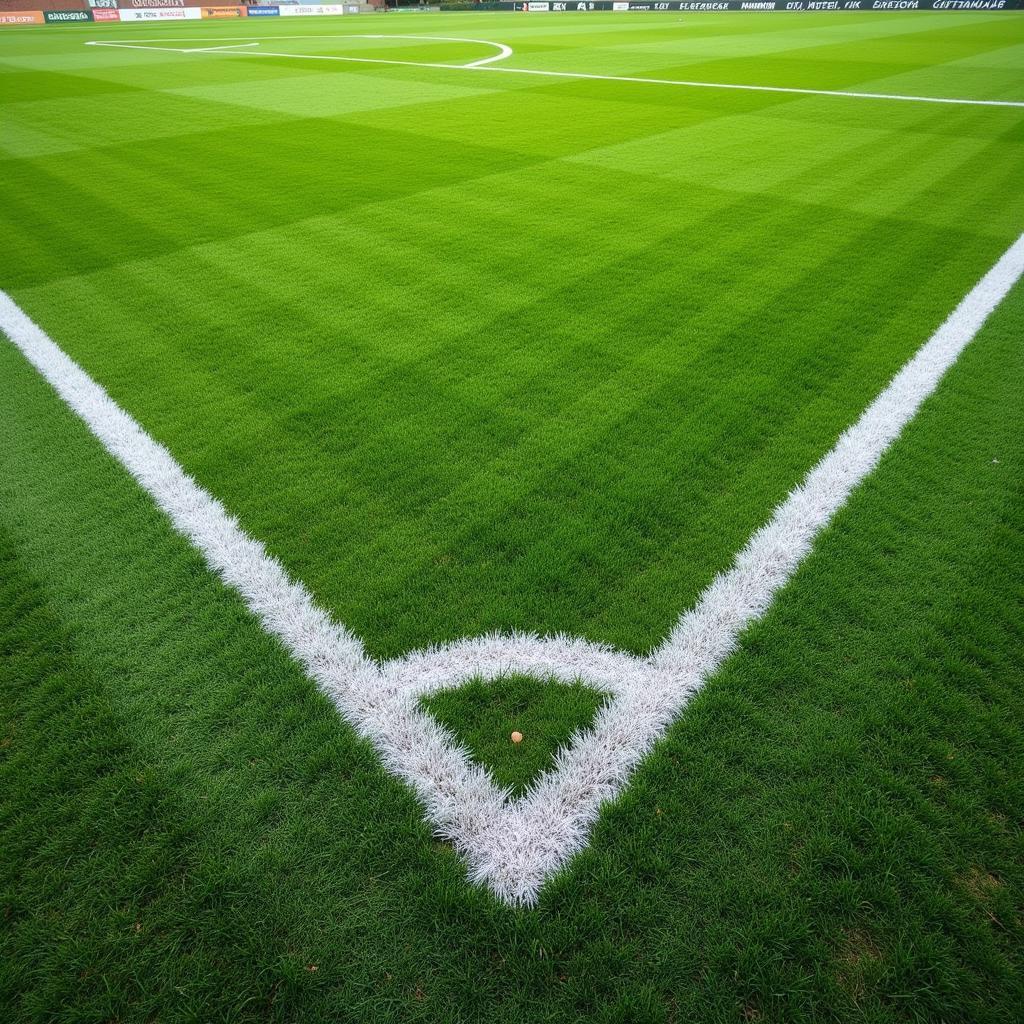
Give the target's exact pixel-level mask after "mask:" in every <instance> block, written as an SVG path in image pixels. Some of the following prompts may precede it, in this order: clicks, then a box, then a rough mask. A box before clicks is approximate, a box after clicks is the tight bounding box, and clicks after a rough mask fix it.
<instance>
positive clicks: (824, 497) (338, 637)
mask: <svg viewBox="0 0 1024 1024" xmlns="http://www.w3.org/2000/svg"><path fill="white" fill-rule="evenodd" d="M1022 273H1024V235H1022V236H1021V237H1020V238H1018V239H1017V241H1016V242H1014V244H1013V245H1011V246H1010V248H1009V249H1007V251H1006V252H1005V253H1004V254H1003V256H1002V257H1001V258H1000V260H999V261H998V262H997V263H996V264H995V266H994V267H993V268H992V269H991V270H990V271H989V272H988V273H987V274H986V275H985V276H984V277H983V278H982V279H981V281H980V282H979V283H978V284H977V285H976V286H975V287H974V288H973V289H972V290H971V291H970V293H969V294H968V295H967V296H966V297H965V298H964V299H963V301H962V302H961V303H960V304H959V305H958V306H957V308H956V309H955V310H954V311H953V313H952V314H951V315H950V317H949V318H948V319H947V320H946V322H945V323H944V324H943V325H942V326H941V327H940V328H939V329H938V330H937V331H936V332H935V333H934V334H933V335H932V337H931V338H930V339H929V340H928V341H927V342H926V343H925V344H924V345H923V346H922V347H921V348H920V349H919V350H918V352H917V354H916V355H915V356H914V357H913V358H912V359H910V360H909V362H907V364H906V365H905V366H904V367H903V368H902V369H901V370H900V372H899V373H898V374H897V375H896V376H895V377H894V378H893V380H892V382H891V383H890V384H889V385H888V386H887V387H886V388H885V390H884V391H882V393H881V394H880V395H879V396H878V397H877V398H876V399H875V400H874V401H873V402H872V403H871V405H870V406H869V407H868V408H867V409H866V410H865V412H864V413H863V414H862V415H861V417H860V419H859V420H858V421H857V422H856V423H855V424H854V425H853V426H852V427H850V429H849V430H847V431H846V432H845V433H844V434H843V435H842V437H840V439H839V441H838V442H837V443H836V445H835V447H834V448H833V449H832V450H831V451H830V452H829V453H828V454H827V455H826V456H825V457H824V458H823V459H822V460H821V462H819V463H818V465H817V466H815V467H814V468H813V469H811V471H810V472H809V473H808V474H807V476H806V477H805V478H804V481H803V482H802V483H801V484H800V485H799V486H798V487H796V488H795V489H794V490H793V491H792V492H791V493H790V495H789V496H788V497H787V499H786V500H785V502H783V504H782V505H780V506H779V508H778V509H776V511H775V513H774V515H773V516H772V518H771V520H770V521H769V522H768V523H767V524H766V525H765V526H763V527H761V528H760V529H759V530H757V531H756V532H755V533H754V534H753V536H752V537H751V538H750V540H749V542H748V543H747V545H746V546H745V547H744V548H743V550H742V551H740V553H739V554H738V555H737V556H736V560H735V563H734V565H733V567H732V568H731V569H729V570H728V571H727V572H724V573H722V574H721V575H720V576H718V577H717V578H716V579H715V580H714V581H713V582H712V583H711V585H710V586H709V587H708V588H707V590H705V591H704V593H703V594H702V595H701V597H700V599H699V600H698V602H697V604H696V605H695V606H694V607H693V608H692V609H691V610H690V611H687V612H685V613H684V614H683V615H682V616H681V617H680V619H679V621H678V622H677V624H676V626H675V628H674V629H673V630H672V632H671V634H670V635H669V637H668V639H667V640H666V641H665V642H664V643H663V644H662V645H661V646H660V647H659V648H658V649H657V650H655V651H654V652H653V653H652V654H651V655H650V656H649V657H644V658H638V657H635V656H633V655H629V654H625V653H622V652H619V651H615V650H613V649H610V648H607V647H602V646H599V645H596V644H592V643H589V642H587V641H585V640H581V639H574V638H569V637H552V638H542V637H538V636H531V635H523V634H512V635H495V636H485V637H476V638H470V639H466V640H461V641H459V642H457V643H454V644H450V645H448V646H444V647H436V648H431V649H428V650H422V651H415V652H413V653H411V654H409V655H407V656H405V657H403V658H399V659H396V660H394V661H390V662H385V663H383V664H378V663H376V662H374V661H372V660H371V659H369V658H368V657H367V655H366V653H365V651H364V649H363V646H362V644H361V643H360V642H359V640H358V639H357V638H356V637H355V636H353V634H352V633H351V632H349V631H348V630H347V629H346V628H345V627H344V626H343V625H341V624H339V623H335V622H333V621H332V620H331V619H330V617H329V616H328V615H327V614H326V613H325V612H324V611H322V610H321V609H320V608H319V607H318V606H317V605H316V603H315V602H314V600H313V598H312V596H311V595H310V594H309V592H308V591H306V589H305V588H304V587H303V586H302V584H300V583H296V582H293V581H292V580H290V579H289V578H288V576H287V575H286V573H285V571H284V569H283V568H282V567H281V565H280V564H279V563H278V562H277V561H276V560H275V559H273V558H272V557H271V556H270V555H269V554H268V553H267V551H266V550H265V548H264V547H263V545H262V544H261V543H260V542H259V541H256V540H254V539H252V538H251V537H249V536H248V535H247V534H246V533H245V532H244V531H243V530H242V529H241V527H240V526H239V524H238V522H237V520H235V519H234V518H233V517H232V516H230V515H229V514H228V513H227V512H226V510H225V509H224V507H223V506H222V505H221V504H220V502H219V501H217V499H216V498H214V497H212V496H211V495H210V494H208V493H207V492H206V491H204V490H203V489H202V488H201V487H200V486H199V485H198V484H197V483H196V482H195V481H194V480H193V479H192V478H191V477H189V476H188V475H187V474H186V473H185V472H184V470H182V468H181V467H180V466H179V465H178V464H177V462H176V461H175V460H174V458H173V457H172V456H171V455H170V453H169V452H168V451H167V450H166V449H165V448H163V447H162V446H160V445H159V444H157V442H156V441H154V440H153V438H151V437H150V436H149V435H148V434H147V433H146V432H145V431H144V430H143V429H142V427H141V426H139V424H138V423H137V422H136V421H135V420H134V419H132V417H131V416H129V415H128V414H127V413H126V412H125V411H124V410H122V409H121V408H120V407H119V406H118V405H116V404H115V402H114V401H113V399H111V398H110V396H109V395H108V394H107V393H106V392H105V391H104V390H103V388H101V387H100V386H99V385H98V384H97V383H96V382H95V381H93V380H92V379H91V378H90V377H89V376H88V374H86V373H85V371H84V370H83V369H82V368H81V367H79V366H78V365H77V364H76V363H75V362H74V361H73V360H72V359H71V358H70V357H69V356H67V355H66V354H65V353H64V352H63V351H61V349H60V348H58V346H57V345H56V344H55V343H54V342H53V341H52V340H51V339H50V338H49V337H48V336H47V335H46V334H45V333H44V332H43V331H42V330H41V329H40V328H39V327H38V326H37V325H36V324H34V323H33V322H32V321H31V320H30V319H29V318H28V316H27V315H26V314H25V313H24V312H23V311H22V310H21V309H20V308H19V307H18V306H17V304H16V303H15V302H14V300H13V299H11V298H10V297H9V296H8V295H6V294H5V293H3V292H0V329H2V330H3V332H4V333H5V334H7V336H8V337H9V338H10V339H11V341H12V342H13V343H14V344H15V345H16V346H17V347H18V348H19V349H20V350H21V351H22V352H23V353H24V355H25V357H26V358H27V359H28V360H29V361H30V362H31V363H32V364H33V366H35V367H36V368H37V369H38V370H39V372H40V373H41V374H42V375H43V376H44V377H45V378H46V379H47V380H48V381H49V382H50V383H51V385H52V386H53V387H54V389H55V390H56V391H57V392H58V394H59V395H60V396H61V397H62V398H63V399H64V401H65V402H66V403H67V404H68V405H69V406H70V407H71V408H72V409H73V410H74V411H75V412H76V413H77V414H78V415H79V416H80V417H81V419H82V420H83V421H84V422H85V423H86V424H87V426H88V427H89V429H90V430H91V431H92V432H93V433H94V434H95V435H96V437H97V438H99V440H100V441H101V442H102V444H103V445H104V446H105V447H106V449H107V450H108V451H109V452H110V453H111V454H112V455H113V456H114V457H115V458H116V459H117V460H118V461H119V462H121V464H122V465H123V466H124V467H125V468H126V469H127V470H128V471H129V472H130V473H131V474H132V476H133V477H134V478H135V479H136V480H137V481H138V482H139V484H140V485H141V486H142V487H143V488H144V489H145V490H146V491H147V492H148V493H149V494H150V495H151V496H152V498H153V499H154V500H155V501H156V503H157V504H158V505H159V506H160V507H161V508H162V509H163V510H164V511H165V513H166V514H167V515H168V517H169V518H170V520H171V522H172V523H173V524H174V526H175V528H176V529H177V530H178V531H179V532H181V533H182V534H183V535H184V536H186V537H187V538H188V539H189V540H190V541H191V542H192V543H193V544H194V545H195V546H196V547H197V548H198V549H199V551H200V552H201V553H202V554H203V556H204V558H205V559H206V562H207V564H208V565H209V566H210V568H211V569H213V570H214V571H215V572H217V573H218V575H220V576H221V578H222V579H223V580H224V581H225V583H227V584H228V585H229V586H231V587H232V588H234V589H235V590H236V591H237V592H238V593H239V594H240V595H241V596H242V598H243V600H244V601H245V602H246V604H247V605H248V607H249V608H250V610H251V611H252V612H253V614H254V615H255V616H256V617H257V618H258V619H259V621H260V622H261V623H262V625H263V627H264V628H265V629H266V630H267V632H269V633H270V634H272V635H273V636H275V637H277V638H278V639H279V640H280V641H281V643H282V644H284V646H285V647H286V648H287V649H288V650H289V651H290V652H291V653H292V655H293V656H294V657H295V659H296V660H297V661H298V662H299V663H300V664H301V665H302V666H303V667H304V668H305V670H306V672H307V673H308V674H309V676H310V677H311V678H312V679H313V680H314V681H315V682H316V684H317V685H318V686H319V688H320V689H321V690H322V691H323V692H324V693H325V694H327V696H328V697H330V699H331V700H333V702H334V703H335V705H336V706H337V708H338V710H339V711H340V712H341V714H342V715H343V716H344V717H345V719H346V720H347V721H349V722H350V723H351V724H352V725H353V726H354V727H355V728H356V729H357V730H358V731H359V732H360V733H361V734H362V735H363V736H365V737H367V738H368V739H370V740H371V741H372V742H373V744H374V745H375V746H376V748H377V750H378V751H379V752H380V755H381V758H382V760H383V762H384V763H385V765H386V766H387V767H388V769H389V770H390V771H392V772H393V773H394V774H395V775H397V776H398V777H399V778H402V779H404V780H405V781H406V782H408V783H409V785H410V786H412V788H413V789H414V790H415V792H416V793H417V795H418V796H419V798H420V800H421V801H422V803H423V805H424V808H425V812H426V814H427V817H428V818H429V820H430V821H431V823H432V824H433V826H434V828H435V830H436V831H437V833H438V834H440V835H442V836H445V837H446V838H448V839H450V840H451V841H452V842H453V843H454V844H455V845H456V847H457V848H458V849H459V850H460V852H461V853H462V855H463V856H464V858H465V860H466V863H467V866H468V869H469V873H470V876H471V877H472V878H473V879H475V880H477V881H480V882H484V883H486V884H487V885H488V886H490V887H491V889H492V890H493V891H494V892H495V893H496V895H498V896H499V897H500V898H501V899H503V900H506V901H507V902H510V903H520V904H532V903H535V902H536V900H537V898H538V895H539V892H540V889H541V886H542V885H543V883H544V881H545V879H547V878H548V877H549V876H550V875H551V874H552V873H553V872H555V871H557V870H558V869H559V868H561V867H562V866H564V865H565V864H566V863H567V862H568V860H569V859H570V858H571V857H572V856H573V854H574V853H576V852H577V851H578V850H580V849H582V848H583V847H584V846H585V845H586V842H587V836H588V834H589V831H590V828H591V827H592V825H593V823H594V821H595V820H596V818H597V815H598V813H599V811H600V809H601V806H602V804H604V803H605V802H606V801H608V800H611V799H614V798H615V797H616V796H617V795H618V794H619V793H620V792H621V791H622V789H623V788H624V787H625V785H626V784H627V782H628V780H629V778H630V776H631V774H632V772H633V770H634V769H635V768H636V766H637V765H638V764H639V762H640V761H641V760H642V759H643V758H644V757H645V756H646V755H647V753H648V752H649V751H650V749H651V747H652V746H653V744H654V743H655V742H656V741H657V740H658V739H659V738H660V737H661V736H662V735H663V734H664V732H665V730H666V729H667V728H668V726H669V725H670V724H671V723H672V721H673V720H675V719H676V718H677V717H678V715H679V714H680V712H681V711H682V709H683V708H684V707H685V705H686V704H687V702H688V701H689V699H690V698H691V697H692V696H693V694H694V693H696V692H697V691H698V690H699V689H700V688H701V687H702V686H703V685H704V684H705V683H706V682H707V680H708V679H709V678H710V677H711V676H712V675H713V674H714V673H715V671H716V670H717V669H718V668H719V666H720V665H721V664H722V662H723V661H724V660H725V658H727V657H728V656H729V654H730V653H731V652H732V651H733V650H735V648H736V646H737V643H738V641H739V637H740V635H741V633H742V631H743V630H744V629H745V628H746V627H747V626H748V625H749V624H750V623H752V622H754V621H755V620H756V619H758V618H760V617H761V616H762V615H763V614H764V612H765V611H766V610H767V609H768V608H769V606H770V605H771V603H772V601H773V599H774V597H775V595H776V594H777V593H778V591H779V590H780V589H781V588H782V587H783V586H784V585H785V583H786V582H787V580H789V579H790V577H791V576H792V575H793V573H794V572H795V571H796V569H797V567H798V566H799V565H800V563H801V562H802V561H803V559H804V558H805V557H806V555H807V554H808V552H809V551H810V550H811V546H812V544H813V542H814V539H815V538H816V537H817V535H818V534H819V533H820V531H821V530H822V529H823V528H824V527H825V526H826V525H827V524H828V523H829V522H830V521H831V519H832V517H833V516H834V515H835V513H836V511H837V510H838V509H840V508H841V507H842V506H843V505H844V504H845V503H846V500H847V498H848V497H849V495H850V493H851V492H852V491H853V490H854V488H855V487H856V486H857V485H858V484H859V483H860V482H861V481H862V480H863V479H864V478H865V477H866V476H867V475H868V474H869V473H870V472H871V471H872V469H873V468H874V467H875V466H876V465H877V464H878V461H879V459H881V457H882V455H883V454H884V453H885V451H886V450H887V449H888V448H889V446H890V445H891V444H892V443H893V441H894V440H895V439H896V438H897V437H898V436H899V434H900V432H901V431H902V430H903V428H904V427H905V426H906V424H907V423H908V422H910V420H911V419H913V417H914V416H915V414H916V413H917V410H918V409H919V408H920V405H921V403H922V402H923V401H924V399H925V398H927V397H928V395H930V394H931V393H932V392H933V391H934V390H935V388H936V387H937V385H938V383H939V381H940V380H941V379H942V377H943V375H944V374H945V373H946V371H947V370H948V369H949V368H950V367H951V366H952V365H953V364H954V363H955V362H956V360H957V358H958V357H959V355H960V353H961V352H962V351H963V350H964V348H965V347H966V346H967V345H968V344H969V343H970V341H971V339H972V338H974V336H975V335H976V334H977V332H978V330H979V329H980V328H981V326H982V324H983V323H984V322H985V320H986V319H987V318H988V316H989V315H990V313H991V312H992V310H994V309H995V308H996V306H997V305H998V304H999V303H1000V302H1001V301H1002V299H1003V298H1004V297H1005V295H1006V294H1007V292H1009V290H1010V289H1011V288H1012V287H1013V285H1014V284H1015V283H1016V282H1017V280H1018V279H1019V278H1020V277H1021V274H1022ZM508 672H523V673H529V674H531V675H539V676H549V677H554V678H557V679H561V680H567V681H568V680H581V681H583V682H586V683H589V684H591V685H593V686H595V687H597V688H600V689H603V690H606V691H608V692H609V693H611V694H612V695H613V696H612V699H611V700H610V701H609V702H608V703H607V704H606V705H605V706H604V707H603V708H602V710H601V711H600V712H599V713H598V715H597V718H596V720H595V722H594V724H593V726H592V727H591V728H590V729H588V730H586V731H585V732H583V733H581V734H577V735H575V736H574V737H573V738H572V739H571V740H570V742H569V743H568V744H567V746H566V747H565V748H563V749H562V750H561V751H560V752H559V753H558V755H557V756H556V759H555V766H554V768H553V769H552V770H551V771H549V772H547V773H546V774H545V775H543V776H541V778H540V779H538V780H537V782H536V783H535V784H534V785H533V787H532V788H531V789H530V790H529V791H528V792H527V793H526V794H525V795H524V796H522V797H521V798H519V799H512V798H511V796H510V795H509V794H508V793H507V792H505V791H503V790H501V789H499V788H498V787H497V786H496V785H495V784H494V782H493V781H492V779H491V777H490V775H489V774H488V773H487V772H486V770H484V769H483V768H481V767H480V766H479V765H476V764H474V763H473V762H472V761H471V760H470V758H469V755H468V753H467V751H466V750H465V749H464V748H463V747H462V746H460V745H459V743H458V742H457V741H456V739H455V738H454V737H453V736H452V735H451V734H450V733H449V732H448V731H447V730H446V729H444V728H443V727H442V726H441V725H439V724H438V723H437V722H436V721H434V720H433V719H432V718H431V717H430V716H429V715H427V714H425V713H424V712H423V711H422V710H421V709H420V708H419V703H418V702H419V699H420V697H421V696H422V695H423V694H425V693H429V692H432V691H434V690H436V689H438V688H440V687H445V686H454V685H458V684H459V683H461V682H463V681H465V680H467V679H470V678H474V677H477V676H483V677H485V678H490V679H493V678H495V677H497V676H500V675H502V674H505V673H508Z"/></svg>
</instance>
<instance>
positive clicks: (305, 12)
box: [278, 4, 347, 18]
mask: <svg viewBox="0 0 1024 1024" xmlns="http://www.w3.org/2000/svg"><path fill="white" fill-rule="evenodd" d="M278 13H279V14H281V15H283V16H291V17H297V18H303V17H310V16H316V15H325V14H345V13H347V12H346V10H345V5H344V4H316V5H315V6H314V5H312V4H281V6H280V7H278Z"/></svg>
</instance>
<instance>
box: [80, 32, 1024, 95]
mask: <svg viewBox="0 0 1024 1024" xmlns="http://www.w3.org/2000/svg"><path fill="white" fill-rule="evenodd" d="M276 38H285V37H283V36H279V37H276ZM294 38H300V37H294ZM325 38H326V37H325ZM333 38H366V39H384V38H388V39H445V40H447V41H449V42H461V43H481V44H484V45H487V46H498V47H501V48H502V51H503V52H501V53H499V54H497V55H495V56H493V57H485V58H484V59H483V60H477V61H472V62H470V63H469V64H442V63H435V62H431V61H418V60H386V59H384V58H377V57H341V56H337V55H334V54H325V53H281V52H278V51H271V50H261V49H257V50H229V49H227V48H223V47H206V48H203V49H194V50H184V49H180V48H175V47H170V46H139V45H137V44H134V43H116V42H111V41H106V40H99V39H90V40H89V41H88V42H87V43H86V44H85V45H86V46H113V47H118V48H121V49H125V50H156V51H158V52H159V51H163V52H165V53H223V54H225V55H226V56H229V57H231V56H236V57H277V58H281V57H290V58H292V59H293V60H329V61H342V62H344V63H348V64H385V65H390V66H393V67H405V68H438V69H443V70H446V71H495V72H502V73H504V74H507V75H537V76H540V77H543V78H574V79H584V80H587V81H595V82H633V83H640V84H643V85H669V86H679V87H682V88H685V89H731V90H739V91H741V92H774V93H784V94H790V95H796V96H834V97H841V98H845V99H858V100H890V101H895V102H900V103H946V104H952V105H954V106H967V107H1016V108H1024V100H976V99H968V98H964V97H958V96H918V95H915V94H911V93H906V94H905V93H891V92H857V91H855V90H847V89H799V88H796V87H793V86H784V85H746V84H743V83H738V82H694V81H688V80H686V79H679V78H642V77H638V76H634V75H598V74H589V73H586V72H582V71H544V70H541V69H539V68H510V67H506V66H504V65H496V64H494V63H493V62H494V61H500V60H505V59H506V58H507V57H510V56H511V55H512V50H511V48H510V47H508V46H505V44H504V43H495V42H491V41H490V40H486V39H460V38H456V37H452V36H398V35H393V36H377V35H374V36H336V37H333ZM505 51H507V52H505Z"/></svg>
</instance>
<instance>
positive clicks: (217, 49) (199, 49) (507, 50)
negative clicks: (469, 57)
mask: <svg viewBox="0 0 1024 1024" xmlns="http://www.w3.org/2000/svg"><path fill="white" fill-rule="evenodd" d="M279 38H287V37H279ZM293 38H306V37H298V36H296V37H293ZM323 38H325V39H328V38H331V39H422V40H427V41H429V42H441V43H473V44H475V45H477V46H493V47H495V48H496V49H497V50H498V52H497V53H495V54H492V55H491V56H490V57H483V58H481V59H480V60H474V61H470V63H468V64H436V65H433V64H425V65H423V66H424V67H440V68H451V67H461V68H482V67H484V66H485V65H487V64H493V63H494V62H495V61H498V60H506V59H507V58H508V57H511V56H512V47H511V46H506V45H505V44H504V43H494V42H491V40H490V39H465V38H463V37H462V36H410V35H398V34H391V35H346V36H324V37H323ZM85 45H86V46H109V47H113V48H114V49H117V50H157V51H160V52H163V53H230V52H231V51H233V50H240V49H243V48H245V47H254V46H259V45H260V44H259V43H235V44H233V45H228V46H194V47H188V48H185V47H181V46H143V45H139V43H115V42H109V41H105V40H101V39H90V40H89V41H88V42H87V43H86V44H85ZM265 56H267V57H300V58H302V57H308V59H310V60H316V59H323V60H357V59H358V60H359V61H360V63H366V64H392V63H396V64H405V63H407V62H406V61H389V60H377V59H372V58H367V57H363V58H355V57H351V58H347V57H333V56H330V55H320V57H319V58H318V56H317V55H316V54H313V55H307V54H294V53H285V54H277V53H267V54H265ZM412 63H416V62H412ZM417 66H418V65H417Z"/></svg>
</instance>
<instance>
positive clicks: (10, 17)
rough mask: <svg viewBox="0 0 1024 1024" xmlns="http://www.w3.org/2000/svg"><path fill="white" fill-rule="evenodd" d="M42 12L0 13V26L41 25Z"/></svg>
mask: <svg viewBox="0 0 1024 1024" xmlns="http://www.w3.org/2000/svg"><path fill="white" fill-rule="evenodd" d="M42 24H43V12H42V11H0V25H42Z"/></svg>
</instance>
